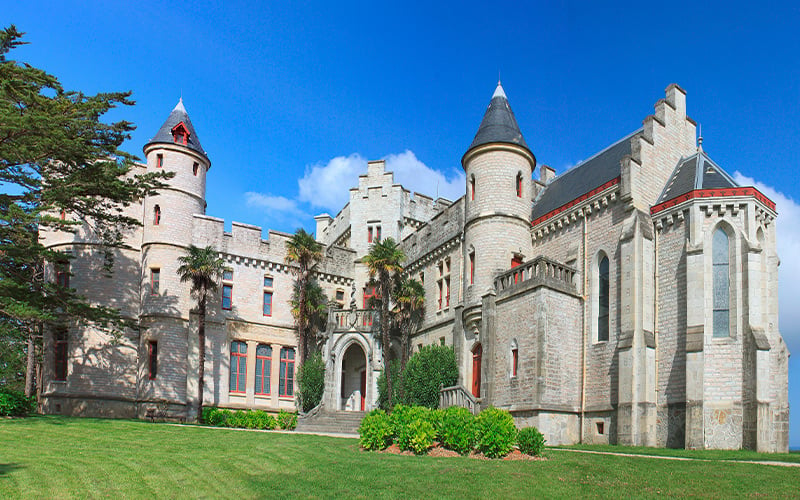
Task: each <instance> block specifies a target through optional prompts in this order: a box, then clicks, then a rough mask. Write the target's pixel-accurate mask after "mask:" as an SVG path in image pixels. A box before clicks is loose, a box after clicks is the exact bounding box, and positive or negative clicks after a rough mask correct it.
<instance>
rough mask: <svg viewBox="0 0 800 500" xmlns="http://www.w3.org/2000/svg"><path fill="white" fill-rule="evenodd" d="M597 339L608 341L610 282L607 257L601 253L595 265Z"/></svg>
mask: <svg viewBox="0 0 800 500" xmlns="http://www.w3.org/2000/svg"><path fill="white" fill-rule="evenodd" d="M597 284H598V290H597V341H598V342H606V341H608V330H609V328H608V299H609V296H610V293H609V292H610V290H609V289H610V283H609V279H608V257H606V256H605V255H603V257H602V258H601V259H600V262H599V263H598V266H597Z"/></svg>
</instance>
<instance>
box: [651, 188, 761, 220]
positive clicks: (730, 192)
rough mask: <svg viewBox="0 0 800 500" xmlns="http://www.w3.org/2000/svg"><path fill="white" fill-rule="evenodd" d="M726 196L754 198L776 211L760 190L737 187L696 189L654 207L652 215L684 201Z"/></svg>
mask: <svg viewBox="0 0 800 500" xmlns="http://www.w3.org/2000/svg"><path fill="white" fill-rule="evenodd" d="M726 196H752V197H754V198H755V199H757V200H758V201H760V202H761V203H763V204H764V205H766V206H767V207H768V208H769V209H770V210H775V202H774V201H772V200H770V199H769V198H767V197H766V196H764V194H763V193H761V191H759V190H758V189H756V188H754V187H735V188H721V189H695V190H694V191H689V192H688V193H686V194H682V195H680V196H676V197H675V198H672V199H671V200H667V201H665V202H663V203H659V204H658V205H655V206H653V207H652V208H651V209H650V215H655V214H657V213H658V212H661V211H662V210H666V209H668V208H671V207H674V206H675V205H678V204H679V203H683V202H684V201H689V200H692V199H695V198H724V197H726Z"/></svg>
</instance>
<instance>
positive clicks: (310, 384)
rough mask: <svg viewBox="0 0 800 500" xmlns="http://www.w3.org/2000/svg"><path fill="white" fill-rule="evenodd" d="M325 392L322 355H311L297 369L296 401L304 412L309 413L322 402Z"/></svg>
mask: <svg viewBox="0 0 800 500" xmlns="http://www.w3.org/2000/svg"><path fill="white" fill-rule="evenodd" d="M324 391H325V362H324V361H323V360H322V353H319V352H317V353H314V354H312V355H311V356H310V357H309V358H308V359H307V360H306V361H305V362H303V364H302V365H300V368H298V369H297V399H298V401H299V402H300V408H302V409H303V411H304V412H306V411H311V410H312V409H313V408H314V407H315V406H317V405H318V404H319V403H320V401H322V393H323V392H324Z"/></svg>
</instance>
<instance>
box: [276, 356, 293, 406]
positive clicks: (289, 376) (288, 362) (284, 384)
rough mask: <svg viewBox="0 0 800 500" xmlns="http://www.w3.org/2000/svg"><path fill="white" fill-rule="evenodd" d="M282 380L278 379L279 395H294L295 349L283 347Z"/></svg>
mask: <svg viewBox="0 0 800 500" xmlns="http://www.w3.org/2000/svg"><path fill="white" fill-rule="evenodd" d="M280 368H281V370H280V380H279V381H278V395H279V396H293V395H294V349H292V348H291V347H283V348H281V365H280Z"/></svg>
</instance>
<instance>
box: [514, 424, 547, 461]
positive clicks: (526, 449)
mask: <svg viewBox="0 0 800 500" xmlns="http://www.w3.org/2000/svg"><path fill="white" fill-rule="evenodd" d="M544 443H545V439H544V436H543V435H542V433H541V432H539V429H537V428H536V427H525V428H524V429H520V431H519V434H518V435H517V445H518V446H519V451H521V452H522V453H525V454H526V455H533V456H536V457H539V456H541V455H542V452H543V451H544Z"/></svg>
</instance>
